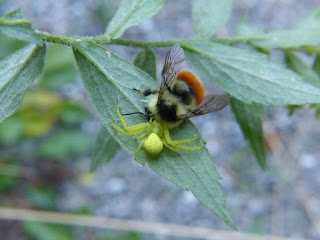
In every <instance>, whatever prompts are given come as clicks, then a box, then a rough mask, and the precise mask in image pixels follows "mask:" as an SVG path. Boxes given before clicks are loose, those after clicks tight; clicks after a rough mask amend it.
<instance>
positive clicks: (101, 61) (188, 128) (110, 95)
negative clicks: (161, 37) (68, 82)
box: [74, 42, 235, 228]
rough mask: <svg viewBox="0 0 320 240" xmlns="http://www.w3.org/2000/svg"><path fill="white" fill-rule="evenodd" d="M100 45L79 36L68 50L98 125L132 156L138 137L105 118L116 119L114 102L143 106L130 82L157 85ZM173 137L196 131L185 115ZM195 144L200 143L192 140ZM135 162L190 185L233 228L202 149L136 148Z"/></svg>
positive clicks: (126, 109) (125, 107) (128, 108)
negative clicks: (150, 151)
mask: <svg viewBox="0 0 320 240" xmlns="http://www.w3.org/2000/svg"><path fill="white" fill-rule="evenodd" d="M106 51H108V50H106V49H105V48H103V47H102V46H99V45H96V44H93V43H89V42H83V43H79V44H78V45H77V46H76V49H75V50H74V55H75V58H76V61H77V64H78V67H79V70H80V73H81V76H82V79H83V81H84V84H85V86H86V88H87V90H88V92H89V95H90V97H91V99H92V101H93V103H94V105H95V106H96V108H97V110H98V113H99V114H100V117H101V120H102V123H103V125H104V127H105V128H106V129H107V130H108V131H109V133H110V134H111V135H112V136H113V137H114V139H115V140H116V141H117V142H118V143H119V144H120V145H121V146H122V147H123V148H124V149H125V150H126V151H127V152H128V153H129V154H130V155H131V156H132V157H134V156H135V151H136V148H137V147H138V144H139V140H137V139H133V138H132V137H130V136H124V135H122V134H121V133H120V132H118V131H116V130H115V129H114V128H113V127H112V125H111V121H114V122H115V123H116V124H121V123H120V121H119V119H118V116H117V113H116V106H117V105H119V108H120V111H121V112H122V113H130V112H136V111H140V112H141V111H143V108H144V106H143V103H142V102H141V95H140V94H139V93H138V92H137V91H134V90H133V88H137V86H138V88H139V89H141V90H144V89H147V88H149V89H155V88H158V87H159V86H158V85H156V83H155V81H154V80H153V79H152V78H151V77H150V76H149V75H148V74H146V73H145V72H144V71H142V70H141V69H139V68H137V67H135V66H134V65H132V64H131V63H129V62H127V61H125V60H123V59H121V58H119V57H118V56H116V55H114V54H113V53H110V52H109V51H108V53H109V54H106ZM126 121H127V123H128V125H129V126H131V125H133V124H136V123H141V122H145V121H146V119H145V118H144V117H143V116H140V115H134V116H127V117H126ZM170 133H171V136H172V138H173V139H185V138H190V137H192V136H197V135H198V134H199V132H198V131H197V129H196V127H195V126H194V125H193V124H192V123H191V122H190V121H186V122H185V123H184V124H182V125H181V126H179V127H177V128H175V129H172V131H171V132H170ZM195 142H196V143H195V144H196V145H199V144H201V142H202V143H203V141H202V140H199V141H195ZM136 161H138V162H139V163H142V164H144V163H147V164H148V165H149V166H150V167H151V168H152V169H153V170H154V171H156V172H157V173H159V174H161V175H162V176H164V177H166V178H167V179H169V180H171V181H172V182H173V183H175V184H177V185H178V186H179V187H181V188H183V189H187V190H191V191H192V192H193V193H194V194H195V196H196V197H197V198H198V199H199V200H200V201H201V202H203V203H204V204H205V205H206V206H207V207H208V208H209V209H211V210H212V211H214V212H215V213H216V214H217V215H218V216H219V217H220V218H221V219H223V220H224V221H225V222H226V223H227V224H228V225H229V226H231V227H233V228H235V225H234V224H233V222H232V220H231V219H230V217H229V215H228V212H227V210H226V208H225V201H224V195H223V192H222V189H221V186H220V184H219V182H218V180H219V179H220V176H219V174H218V172H217V170H216V168H215V166H214V164H213V162H212V159H211V157H210V155H209V153H208V151H207V150H206V149H201V150H197V151H183V150H182V151H179V153H175V152H172V151H170V150H168V149H166V148H165V149H164V150H163V152H162V153H161V154H160V155H158V156H157V157H156V158H151V157H150V156H148V155H147V154H146V153H145V151H143V150H141V151H140V152H139V154H138V156H137V158H136Z"/></svg>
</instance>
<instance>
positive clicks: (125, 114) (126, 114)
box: [121, 112, 146, 116]
mask: <svg viewBox="0 0 320 240" xmlns="http://www.w3.org/2000/svg"><path fill="white" fill-rule="evenodd" d="M133 114H142V115H144V116H146V115H145V114H144V113H143V112H132V113H124V114H121V115H122V116H128V115H133Z"/></svg>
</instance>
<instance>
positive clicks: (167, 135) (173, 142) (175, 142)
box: [163, 126, 205, 151]
mask: <svg viewBox="0 0 320 240" xmlns="http://www.w3.org/2000/svg"><path fill="white" fill-rule="evenodd" d="M163 134H164V141H163V142H164V143H165V146H167V145H169V146H170V147H171V148H169V149H171V150H172V148H174V149H184V150H190V151H193V150H199V149H201V148H204V146H205V145H201V146H196V147H191V146H185V145H181V144H183V143H189V142H192V141H194V140H196V139H198V138H199V137H200V136H197V137H193V138H188V139H182V140H172V138H171V136H170V133H169V130H168V128H167V127H165V126H164V128H163Z"/></svg>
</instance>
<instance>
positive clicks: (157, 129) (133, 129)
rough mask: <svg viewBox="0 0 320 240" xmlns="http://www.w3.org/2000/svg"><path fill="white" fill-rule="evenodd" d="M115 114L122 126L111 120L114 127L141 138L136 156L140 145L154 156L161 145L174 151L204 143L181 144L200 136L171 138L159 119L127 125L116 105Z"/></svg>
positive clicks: (199, 147)
mask: <svg viewBox="0 0 320 240" xmlns="http://www.w3.org/2000/svg"><path fill="white" fill-rule="evenodd" d="M117 114H118V117H119V119H120V121H121V123H122V127H123V128H121V127H119V126H118V125H116V124H115V123H114V122H112V126H113V127H114V129H116V130H117V131H119V132H120V133H122V134H123V135H126V136H132V137H133V138H136V139H142V140H141V142H140V144H139V146H138V147H137V149H136V153H135V155H136V156H137V154H138V153H139V151H140V149H141V147H143V148H144V150H145V151H146V152H147V153H148V154H150V155H151V156H152V157H155V156H157V155H158V154H159V153H161V152H162V150H163V145H164V146H166V147H167V148H169V149H170V150H172V151H176V150H177V149H184V150H189V151H194V150H198V149H201V148H203V147H204V145H201V146H196V147H191V146H185V145H182V144H184V143H189V142H192V141H194V140H196V139H197V138H199V137H200V136H197V137H194V138H188V139H182V140H172V138H171V136H170V133H169V129H168V127H167V126H166V125H164V124H163V123H161V122H160V121H157V120H154V119H153V118H151V119H150V120H149V122H145V123H138V124H136V125H133V126H128V124H127V123H126V121H125V120H124V118H123V116H122V115H121V113H120V110H119V107H118V106H117Z"/></svg>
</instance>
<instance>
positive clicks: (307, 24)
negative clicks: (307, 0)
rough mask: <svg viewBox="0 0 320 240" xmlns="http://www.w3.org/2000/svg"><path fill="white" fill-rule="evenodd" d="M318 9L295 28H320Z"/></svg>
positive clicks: (319, 10)
mask: <svg viewBox="0 0 320 240" xmlns="http://www.w3.org/2000/svg"><path fill="white" fill-rule="evenodd" d="M319 24H320V8H318V9H316V10H314V11H313V12H311V13H310V14H309V15H308V16H307V17H306V18H304V19H303V20H302V21H301V22H300V23H299V24H298V26H297V28H315V29H316V28H318V29H319V27H320V25H319Z"/></svg>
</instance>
